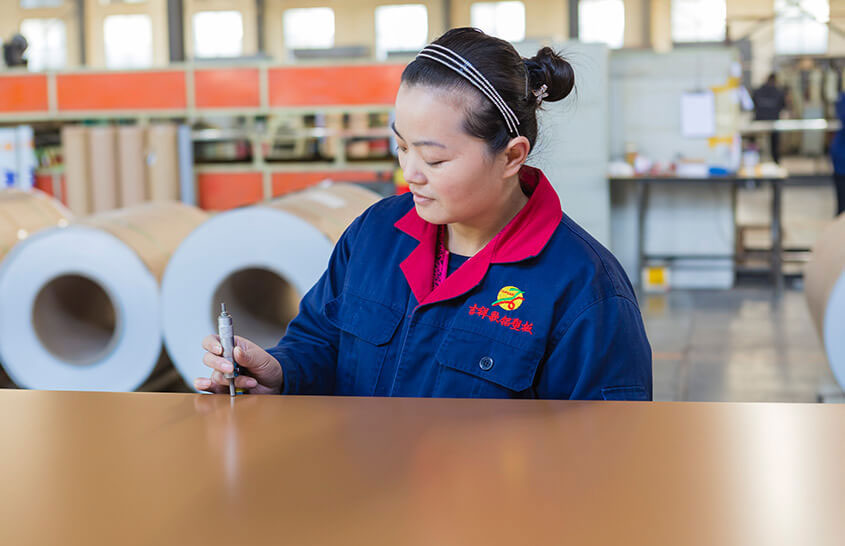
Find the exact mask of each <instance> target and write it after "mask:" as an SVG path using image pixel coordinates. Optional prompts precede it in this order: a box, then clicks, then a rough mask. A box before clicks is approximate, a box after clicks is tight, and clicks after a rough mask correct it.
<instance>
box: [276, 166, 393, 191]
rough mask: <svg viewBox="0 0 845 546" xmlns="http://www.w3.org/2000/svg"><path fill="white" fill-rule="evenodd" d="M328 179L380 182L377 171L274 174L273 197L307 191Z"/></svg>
mask: <svg viewBox="0 0 845 546" xmlns="http://www.w3.org/2000/svg"><path fill="white" fill-rule="evenodd" d="M326 179H329V180H333V181H335V182H376V181H378V180H379V173H377V172H375V171H319V172H300V173H274V174H273V176H272V182H273V197H278V196H280V195H284V194H286V193H290V192H294V191H298V190H302V189H305V188H307V187H309V186H313V185H315V184H319V183H320V182H322V181H323V180H326Z"/></svg>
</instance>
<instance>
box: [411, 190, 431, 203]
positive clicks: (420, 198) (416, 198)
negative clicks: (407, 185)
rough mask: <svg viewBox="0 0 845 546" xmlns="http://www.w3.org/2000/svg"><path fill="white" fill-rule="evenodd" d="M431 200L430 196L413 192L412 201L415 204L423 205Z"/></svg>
mask: <svg viewBox="0 0 845 546" xmlns="http://www.w3.org/2000/svg"><path fill="white" fill-rule="evenodd" d="M432 201H434V199H432V198H431V197H424V196H422V195H419V194H416V193H415V194H414V203H416V204H417V205H425V204H427V203H431V202H432Z"/></svg>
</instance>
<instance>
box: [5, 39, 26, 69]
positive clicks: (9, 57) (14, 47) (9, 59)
mask: <svg viewBox="0 0 845 546" xmlns="http://www.w3.org/2000/svg"><path fill="white" fill-rule="evenodd" d="M27 47H29V44H28V43H27V41H26V38H24V37H23V36H22V35H20V34H15V35H14V36H12V37H11V38H10V39H9V41H8V42H6V43H5V44H3V60H4V61H5V62H6V66H8V67H9V68H14V67H17V66H23V67H25V66H26V65H27V62H26V59H24V57H23V54H24V52H25V51H26V48H27Z"/></svg>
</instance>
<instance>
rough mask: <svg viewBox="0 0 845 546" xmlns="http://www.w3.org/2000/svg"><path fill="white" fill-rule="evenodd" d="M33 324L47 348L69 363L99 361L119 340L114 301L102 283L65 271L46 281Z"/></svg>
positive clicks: (34, 306) (37, 299)
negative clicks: (65, 273) (67, 273)
mask: <svg viewBox="0 0 845 546" xmlns="http://www.w3.org/2000/svg"><path fill="white" fill-rule="evenodd" d="M32 324H33V327H34V328H35V333H36V335H37V336H38V339H39V340H40V341H41V344H42V345H43V346H44V348H46V349H47V350H48V351H49V352H50V353H51V354H52V355H53V356H55V357H56V358H58V359H59V360H61V361H63V362H66V363H69V364H75V365H78V366H88V365H91V364H95V363H97V362H99V361H100V360H102V359H103V358H104V357H105V356H106V355H107V354H108V353H109V352H110V351H111V350H112V348H113V345H114V343H116V336H115V333H116V331H117V318H116V313H115V306H114V303H113V302H112V300H111V298H110V297H109V295H108V294H107V293H106V291H105V290H104V289H103V287H102V286H100V285H99V284H98V283H97V282H95V281H93V280H91V279H90V278H88V277H83V276H81V275H62V276H60V277H56V278H55V279H53V280H52V281H50V282H49V283H47V284H46V285H44V287H43V288H42V289H41V291H40V292H39V293H38V296H36V298H35V305H33V308H32Z"/></svg>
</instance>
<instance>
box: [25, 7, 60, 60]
mask: <svg viewBox="0 0 845 546" xmlns="http://www.w3.org/2000/svg"><path fill="white" fill-rule="evenodd" d="M21 34H23V37H24V38H26V41H27V42H28V44H29V46H28V47H27V48H26V59H27V66H28V68H29V69H30V70H33V71H40V70H50V69H57V68H64V67H65V66H66V65H67V32H66V30H65V22H64V21H62V20H61V19H24V20H23V21H21Z"/></svg>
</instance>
